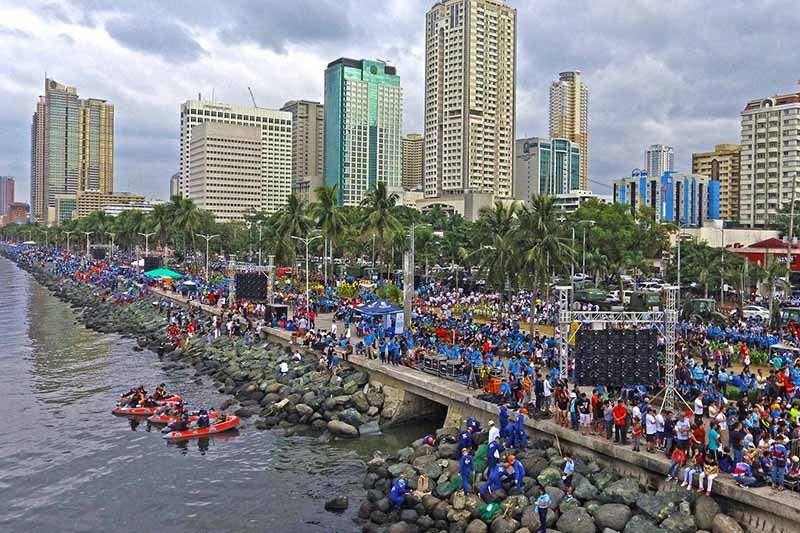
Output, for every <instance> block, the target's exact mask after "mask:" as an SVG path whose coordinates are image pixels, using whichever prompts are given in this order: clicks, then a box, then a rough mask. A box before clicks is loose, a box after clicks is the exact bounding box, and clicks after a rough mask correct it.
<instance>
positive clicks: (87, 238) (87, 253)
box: [83, 231, 92, 257]
mask: <svg viewBox="0 0 800 533" xmlns="http://www.w3.org/2000/svg"><path fill="white" fill-rule="evenodd" d="M83 234H84V235H86V257H89V235H91V234H92V232H91V231H84V232H83Z"/></svg>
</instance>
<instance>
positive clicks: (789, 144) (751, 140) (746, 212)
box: [739, 92, 800, 227]
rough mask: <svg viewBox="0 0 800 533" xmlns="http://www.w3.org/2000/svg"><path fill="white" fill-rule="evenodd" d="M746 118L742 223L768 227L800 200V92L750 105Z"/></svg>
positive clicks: (751, 102) (747, 106) (743, 127)
mask: <svg viewBox="0 0 800 533" xmlns="http://www.w3.org/2000/svg"><path fill="white" fill-rule="evenodd" d="M741 115H742V141H741V145H742V156H741V186H740V189H739V223H740V224H742V225H745V226H750V227H755V226H759V227H764V226H767V225H769V224H771V223H773V222H774V221H775V215H777V214H778V211H779V210H781V209H783V208H786V207H788V206H790V205H791V203H792V201H793V200H795V201H796V200H800V189H799V188H798V179H797V178H798V172H800V92H798V93H790V94H784V95H780V96H773V97H770V98H761V99H758V100H751V101H750V102H748V103H747V105H746V106H745V108H744V110H743V111H742V113H741Z"/></svg>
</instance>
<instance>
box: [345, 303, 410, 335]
mask: <svg viewBox="0 0 800 533" xmlns="http://www.w3.org/2000/svg"><path fill="white" fill-rule="evenodd" d="M355 311H356V313H361V314H362V315H364V316H368V317H380V318H381V322H382V323H383V327H384V328H386V330H387V331H389V332H391V331H393V332H394V334H395V335H402V334H403V328H404V326H405V320H404V316H403V308H402V307H398V306H396V305H394V304H393V303H390V302H387V301H386V300H376V301H374V302H370V303H366V304H361V305H359V306H356V309H355Z"/></svg>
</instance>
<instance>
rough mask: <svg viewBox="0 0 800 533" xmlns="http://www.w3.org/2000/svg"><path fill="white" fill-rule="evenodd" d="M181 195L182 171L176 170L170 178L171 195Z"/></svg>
mask: <svg viewBox="0 0 800 533" xmlns="http://www.w3.org/2000/svg"><path fill="white" fill-rule="evenodd" d="M180 195H181V173H180V172H176V173H175V174H173V175H172V176H171V177H170V178H169V197H170V198H172V197H173V196H180Z"/></svg>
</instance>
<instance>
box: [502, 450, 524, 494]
mask: <svg viewBox="0 0 800 533" xmlns="http://www.w3.org/2000/svg"><path fill="white" fill-rule="evenodd" d="M506 467H507V468H511V469H513V470H514V491H515V492H516V493H517V494H522V479H523V478H524V477H525V466H524V465H523V464H522V461H518V460H517V458H516V457H514V456H513V455H509V456H508V464H506Z"/></svg>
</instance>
